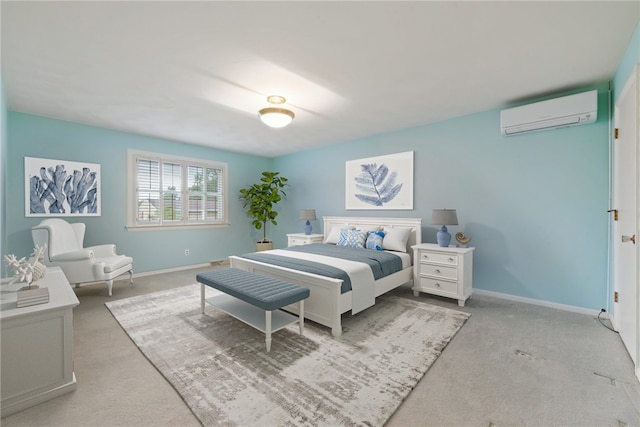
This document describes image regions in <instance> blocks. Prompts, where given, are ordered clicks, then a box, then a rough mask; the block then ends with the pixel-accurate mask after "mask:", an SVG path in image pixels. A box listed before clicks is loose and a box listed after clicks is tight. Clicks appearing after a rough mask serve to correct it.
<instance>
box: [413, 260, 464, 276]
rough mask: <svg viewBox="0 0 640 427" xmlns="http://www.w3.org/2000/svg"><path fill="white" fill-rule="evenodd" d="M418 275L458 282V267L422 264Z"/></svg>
mask: <svg viewBox="0 0 640 427" xmlns="http://www.w3.org/2000/svg"><path fill="white" fill-rule="evenodd" d="M418 274H420V275H421V276H434V277H442V278H444V279H449V280H458V269H457V268H456V267H445V266H444V265H434V264H424V263H420V269H419V270H418Z"/></svg>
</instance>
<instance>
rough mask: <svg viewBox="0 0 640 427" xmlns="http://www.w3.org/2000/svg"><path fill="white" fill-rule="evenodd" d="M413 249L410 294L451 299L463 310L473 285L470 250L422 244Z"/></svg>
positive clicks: (471, 249)
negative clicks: (411, 290) (455, 300)
mask: <svg viewBox="0 0 640 427" xmlns="http://www.w3.org/2000/svg"><path fill="white" fill-rule="evenodd" d="M412 248H413V294H414V295H415V296H418V295H419V293H420V292H425V293H429V294H433V295H440V296H443V297H449V298H454V299H457V300H458V305H459V306H460V307H464V303H465V301H466V300H467V299H468V298H469V297H470V296H471V290H472V284H473V250H474V249H475V248H458V247H455V246H449V247H446V248H443V247H441V246H438V245H436V244H432V243H422V244H420V245H415V246H412Z"/></svg>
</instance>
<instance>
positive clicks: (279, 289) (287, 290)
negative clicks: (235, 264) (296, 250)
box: [196, 268, 309, 310]
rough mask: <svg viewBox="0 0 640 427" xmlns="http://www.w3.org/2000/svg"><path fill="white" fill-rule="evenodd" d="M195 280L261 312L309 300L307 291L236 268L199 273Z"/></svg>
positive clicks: (297, 286)
mask: <svg viewBox="0 0 640 427" xmlns="http://www.w3.org/2000/svg"><path fill="white" fill-rule="evenodd" d="M196 279H197V280H198V282H199V283H203V284H205V285H207V286H211V287H212V288H215V289H218V290H219V291H222V292H224V293H225V294H228V295H231V296H233V297H236V298H238V299H240V300H242V301H245V302H248V303H249V304H251V305H254V306H256V307H259V308H261V309H263V310H277V309H278V308H281V307H284V306H286V305H289V304H293V303H294V302H298V301H300V300H303V299H305V298H308V297H309V289H307V288H305V287H303V286H299V285H294V284H293V283H288V282H283V281H281V280H277V279H272V278H270V277H266V276H260V275H258V274H254V273H250V272H248V271H245V270H239V269H237V268H227V269H224V270H213V271H208V272H206V273H199V274H198V275H196Z"/></svg>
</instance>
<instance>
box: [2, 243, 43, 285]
mask: <svg viewBox="0 0 640 427" xmlns="http://www.w3.org/2000/svg"><path fill="white" fill-rule="evenodd" d="M45 248H46V245H45V246H36V247H35V248H34V249H33V253H32V254H31V257H30V258H29V259H28V260H26V259H25V258H24V257H22V258H20V259H17V258H16V256H15V255H13V254H11V255H5V256H4V259H5V262H6V263H7V265H8V266H9V267H11V269H12V270H13V273H14V274H13V280H11V282H9V284H12V283H16V282H25V283H28V285H29V286H28V287H27V288H28V289H32V283H33V282H36V281H38V280H40V279H42V278H43V277H44V275H45V274H46V272H47V267H46V266H45V265H44V264H42V263H41V262H40V260H41V259H42V255H43V254H44V251H45ZM33 288H37V286H33Z"/></svg>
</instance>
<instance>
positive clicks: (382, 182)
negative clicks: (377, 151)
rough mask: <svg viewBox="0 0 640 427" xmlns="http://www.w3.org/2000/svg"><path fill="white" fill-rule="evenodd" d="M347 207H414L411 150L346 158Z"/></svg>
mask: <svg viewBox="0 0 640 427" xmlns="http://www.w3.org/2000/svg"><path fill="white" fill-rule="evenodd" d="M345 181H346V188H345V208H346V209H353V210H355V209H372V210H379V209H399V210H403V209H404V210H411V209H413V151H407V152H404V153H396V154H388V155H385V156H377V157H367V158H363V159H357V160H348V161H347V162H346V171H345Z"/></svg>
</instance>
